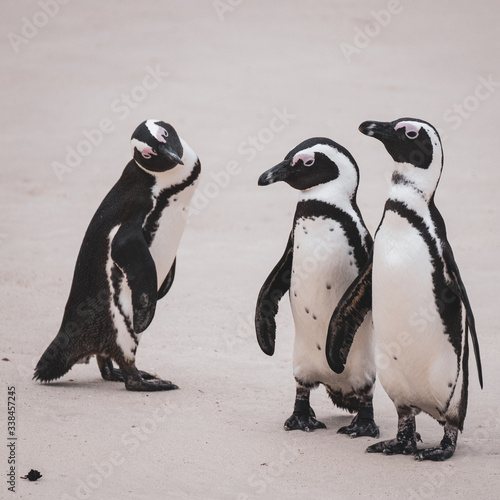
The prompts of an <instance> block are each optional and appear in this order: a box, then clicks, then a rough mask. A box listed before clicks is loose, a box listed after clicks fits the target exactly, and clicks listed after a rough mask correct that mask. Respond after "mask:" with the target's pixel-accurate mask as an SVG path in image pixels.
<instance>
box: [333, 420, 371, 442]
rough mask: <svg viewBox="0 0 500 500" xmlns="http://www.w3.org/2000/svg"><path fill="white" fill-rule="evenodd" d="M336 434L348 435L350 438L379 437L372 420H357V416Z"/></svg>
mask: <svg viewBox="0 0 500 500" xmlns="http://www.w3.org/2000/svg"><path fill="white" fill-rule="evenodd" d="M337 434H349V436H350V437H351V438H357V437H360V436H369V437H374V438H377V437H379V435H380V430H379V428H378V426H377V424H376V423H375V420H373V419H364V418H358V415H356V416H355V417H354V419H353V420H352V422H351V423H350V424H349V425H346V426H345V427H341V428H340V429H339V430H338V431H337Z"/></svg>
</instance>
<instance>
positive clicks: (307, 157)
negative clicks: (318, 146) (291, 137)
mask: <svg viewBox="0 0 500 500" xmlns="http://www.w3.org/2000/svg"><path fill="white" fill-rule="evenodd" d="M299 160H302V162H303V163H304V165H305V166H306V167H310V166H312V165H313V164H314V152H312V150H311V149H309V150H306V151H305V152H304V151H300V152H299V153H297V154H296V155H295V156H294V157H293V160H292V167H293V166H294V165H295V164H296V163H297V162H298V161H299Z"/></svg>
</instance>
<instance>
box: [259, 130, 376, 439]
mask: <svg viewBox="0 0 500 500" xmlns="http://www.w3.org/2000/svg"><path fill="white" fill-rule="evenodd" d="M278 181H285V182H286V183H287V184H289V185H290V186H291V187H292V188H294V189H297V190H299V191H300V194H299V200H298V203H297V207H296V211H295V216H294V219H293V227H292V230H291V233H290V237H289V239H288V243H287V246H286V249H285V252H284V254H283V256H282V257H281V259H280V260H279V262H278V263H277V264H276V266H275V267H274V269H273V270H272V271H271V273H270V275H269V277H268V278H267V279H266V281H265V282H264V284H263V286H262V288H261V290H260V293H259V295H258V299H257V306H256V313H255V327H256V333H257V340H258V343H259V346H260V348H261V349H262V351H264V353H265V354H267V355H269V356H272V355H273V353H274V348H275V337H276V321H275V316H276V314H277V312H278V303H279V301H280V300H281V298H282V297H283V296H284V295H285V293H286V292H289V298H290V303H291V309H292V314H293V320H294V324H295V342H294V348H293V375H294V377H295V381H296V398H295V405H294V410H293V413H292V415H291V416H290V417H289V418H288V419H287V420H286V422H285V424H284V427H285V430H294V429H300V430H303V431H313V430H315V429H322V428H325V427H326V426H325V424H324V423H323V422H320V421H318V420H316V416H315V413H314V410H313V409H312V407H311V405H310V402H309V397H310V392H311V389H313V388H316V387H318V385H319V384H323V385H324V386H325V388H326V391H327V393H328V395H329V396H330V398H331V400H332V402H333V403H334V404H335V405H336V406H338V407H340V408H342V409H346V410H348V411H349V412H351V413H354V412H356V415H355V417H354V419H353V420H352V422H351V423H350V424H349V425H347V426H344V427H342V428H340V429H339V430H338V432H339V433H341V434H348V435H350V436H351V437H358V436H372V437H377V436H378V435H379V430H378V427H377V425H376V423H375V421H374V418H373V406H372V399H373V390H374V383H375V360H374V345H373V338H372V322H371V317H370V315H367V316H366V318H365V320H364V321H363V324H362V325H361V326H360V336H359V337H357V338H356V340H355V342H354V345H353V348H352V350H351V353H350V356H349V360H348V361H347V365H346V369H345V371H344V373H342V374H341V375H338V374H336V373H334V372H333V371H332V370H331V369H330V368H329V366H328V364H327V360H326V356H325V344H326V336H327V332H328V325H329V321H330V318H331V316H332V313H333V310H334V309H335V306H336V305H337V302H338V301H339V299H340V298H341V297H342V295H343V294H344V292H345V290H346V289H347V287H348V286H349V285H350V283H351V282H352V281H353V280H354V278H355V277H356V276H357V274H358V272H359V270H360V269H361V268H362V267H363V266H364V265H365V263H366V261H367V260H368V256H369V252H370V250H371V247H372V238H371V236H370V233H369V232H368V229H367V228H366V226H365V223H364V221H363V218H362V216H361V213H360V211H359V209H358V206H357V203H356V194H357V189H358V182H359V171H358V166H357V164H356V162H355V160H354V158H353V157H352V155H351V154H350V153H349V151H347V149H345V148H344V147H342V146H341V145H339V144H337V143H336V142H334V141H332V140H331V139H328V138H324V137H315V138H312V139H308V140H306V141H304V142H302V143H300V144H299V145H298V146H296V147H295V148H294V149H292V150H291V151H290V152H289V153H288V154H287V155H286V157H285V159H284V160H283V161H282V162H281V163H279V164H278V165H276V166H275V167H273V168H271V169H270V170H268V171H266V172H264V173H263V174H262V175H261V176H260V178H259V181H258V183H259V185H261V186H266V185H269V184H272V183H275V182H278Z"/></svg>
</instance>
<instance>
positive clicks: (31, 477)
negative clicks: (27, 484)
mask: <svg viewBox="0 0 500 500" xmlns="http://www.w3.org/2000/svg"><path fill="white" fill-rule="evenodd" d="M41 477H42V475H41V474H40V473H39V472H38V471H37V470H35V469H31V470H30V471H29V472H28V474H26V476H22V477H21V479H29V480H30V481H37V480H38V479H40V478H41Z"/></svg>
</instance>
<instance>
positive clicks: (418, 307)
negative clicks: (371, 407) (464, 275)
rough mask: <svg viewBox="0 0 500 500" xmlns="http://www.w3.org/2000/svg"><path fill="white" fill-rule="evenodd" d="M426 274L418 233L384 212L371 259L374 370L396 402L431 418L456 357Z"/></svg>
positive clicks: (428, 267)
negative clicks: (374, 343) (375, 368)
mask: <svg viewBox="0 0 500 500" xmlns="http://www.w3.org/2000/svg"><path fill="white" fill-rule="evenodd" d="M432 272H433V266H432V263H431V259H430V254H429V250H428V247H427V245H426V244H425V242H424V240H423V239H422V237H421V236H420V235H419V233H418V231H417V230H416V229H414V228H413V227H412V226H411V225H410V224H409V223H408V222H407V221H406V220H405V219H402V218H401V217H400V216H399V215H397V214H395V213H394V212H391V211H388V212H386V214H385V218H384V222H383V224H382V226H381V227H380V229H379V231H378V233H377V236H376V239H375V245H374V258H373V288H372V291H373V308H372V311H373V323H374V330H375V342H376V363H377V372H378V374H379V378H380V382H381V383H382V386H383V387H384V389H385V391H386V392H387V394H388V395H389V397H390V398H391V399H392V400H393V401H394V403H395V404H396V405H412V406H416V407H418V408H420V409H422V410H424V411H426V412H428V413H430V414H431V415H433V416H436V415H437V413H436V412H438V411H439V410H443V409H444V406H445V404H446V402H447V401H448V399H449V396H450V394H451V390H452V389H451V388H450V387H449V384H453V386H454V385H455V382H456V376H457V357H456V354H455V353H454V350H453V347H452V345H451V344H450V342H449V341H448V338H447V335H445V333H444V325H443V322H442V320H441V317H440V315H439V312H438V310H437V306H436V303H435V298H434V291H433V282H432ZM438 409H439V410H438Z"/></svg>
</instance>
